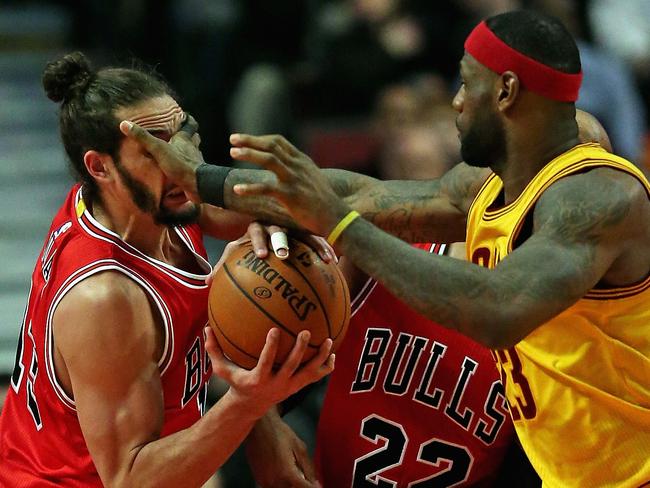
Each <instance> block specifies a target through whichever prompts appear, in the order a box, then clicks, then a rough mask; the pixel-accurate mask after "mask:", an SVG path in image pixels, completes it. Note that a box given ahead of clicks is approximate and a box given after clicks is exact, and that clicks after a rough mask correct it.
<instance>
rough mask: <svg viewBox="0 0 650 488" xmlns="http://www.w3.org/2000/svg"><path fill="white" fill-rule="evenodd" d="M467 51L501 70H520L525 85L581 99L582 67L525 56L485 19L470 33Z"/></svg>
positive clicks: (560, 97)
mask: <svg viewBox="0 0 650 488" xmlns="http://www.w3.org/2000/svg"><path fill="white" fill-rule="evenodd" d="M465 51H467V52H468V53H469V54H470V55H471V56H472V57H473V58H474V59H476V60H477V61H478V62H479V63H481V64H482V65H484V66H485V67H486V68H488V69H490V70H491V71H494V72H495V73H497V74H501V73H503V72H504V71H512V72H514V73H516V74H517V76H518V77H519V79H520V80H521V82H522V84H523V86H525V87H526V88H527V89H528V90H530V91H532V92H535V93H537V94H539V95H542V96H543V97H546V98H551V99H553V100H558V101H560V102H575V101H576V100H577V99H578V92H579V91H580V83H581V82H582V71H581V72H580V73H576V74H570V73H563V72H561V71H558V70H556V69H553V68H551V67H550V66H547V65H545V64H543V63H540V62H539V61H535V60H534V59H532V58H529V57H528V56H525V55H524V54H522V53H520V52H519V51H517V50H515V49H513V48H511V47H510V46H508V45H507V44H506V43H505V42H503V41H502V40H501V39H499V38H498V37H497V36H496V35H495V34H494V32H492V31H491V30H490V29H489V28H488V26H487V24H486V23H485V21H483V22H481V23H480V24H479V25H477V26H476V27H475V28H474V30H473V31H472V32H471V33H470V35H469V36H468V37H467V40H466V41H465Z"/></svg>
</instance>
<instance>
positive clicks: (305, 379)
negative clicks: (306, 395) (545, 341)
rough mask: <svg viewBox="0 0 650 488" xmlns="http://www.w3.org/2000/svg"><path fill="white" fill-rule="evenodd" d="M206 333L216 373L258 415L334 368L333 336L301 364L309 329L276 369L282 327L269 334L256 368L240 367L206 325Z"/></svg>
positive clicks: (232, 395) (302, 333)
mask: <svg viewBox="0 0 650 488" xmlns="http://www.w3.org/2000/svg"><path fill="white" fill-rule="evenodd" d="M205 333H206V342H205V348H206V350H207V352H208V355H209V356H210V360H211V361H212V370H213V372H214V373H215V374H216V375H217V376H219V377H220V378H223V379H224V380H225V381H226V382H227V383H228V384H229V385H230V390H229V392H228V393H229V394H230V395H231V397H233V398H234V399H235V401H237V402H240V403H241V404H242V407H245V408H246V411H247V412H248V413H249V414H251V415H253V416H255V417H256V418H259V417H261V416H262V415H264V414H265V413H266V412H267V411H268V409H269V408H271V407H272V406H273V405H275V404H277V403H279V402H281V401H283V400H285V399H286V398H288V397H289V396H291V395H293V394H294V393H296V392H297V391H298V390H301V389H302V388H304V387H305V386H307V385H308V384H310V383H314V382H315V381H318V380H320V379H321V378H323V377H324V376H326V375H328V374H329V373H331V372H332V371H333V370H334V359H335V357H334V354H330V350H331V348H332V340H331V339H326V340H325V341H323V343H322V344H321V346H320V348H319V350H318V353H317V354H316V355H315V356H314V357H313V358H312V359H310V360H309V361H307V362H306V363H305V364H304V365H302V366H301V365H300V363H301V362H302V359H303V356H304V354H305V351H306V350H307V345H308V344H309V338H310V332H309V331H307V330H303V331H302V332H300V333H299V334H298V336H297V337H296V343H295V345H294V347H293V349H292V350H291V352H290V353H289V355H288V356H287V359H286V360H285V361H284V363H283V364H282V365H281V366H280V367H279V368H277V369H275V370H274V368H273V364H274V362H275V356H276V354H277V351H278V343H279V333H280V331H279V329H277V328H273V329H271V330H270V331H269V333H268V334H267V336H266V343H265V345H264V348H263V349H262V353H261V354H260V359H259V361H258V362H257V365H256V366H255V368H253V369H252V370H246V369H243V368H240V367H239V366H237V365H235V364H234V363H232V362H231V361H229V360H228V359H227V358H226V357H225V356H224V354H223V352H222V351H221V348H220V347H219V344H218V343H217V339H216V337H215V335H214V332H212V329H211V328H210V327H206V329H205Z"/></svg>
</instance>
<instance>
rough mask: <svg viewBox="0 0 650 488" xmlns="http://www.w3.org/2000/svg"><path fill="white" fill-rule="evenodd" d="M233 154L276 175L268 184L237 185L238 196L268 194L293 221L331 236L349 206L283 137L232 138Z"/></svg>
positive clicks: (312, 163) (315, 168)
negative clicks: (274, 179) (281, 206)
mask: <svg viewBox="0 0 650 488" xmlns="http://www.w3.org/2000/svg"><path fill="white" fill-rule="evenodd" d="M230 143H231V144H232V145H233V146H234V147H233V148H231V149H230V155H231V156H232V157H233V158H234V159H237V160H241V161H248V162H252V163H255V164H257V165H259V166H261V167H262V168H264V169H268V170H270V171H272V172H274V173H275V175H276V176H277V181H276V182H273V183H268V184H261V183H259V184H246V185H244V184H240V185H235V187H234V191H235V193H236V194H237V195H266V196H271V197H274V198H276V199H277V200H278V201H280V202H281V203H282V204H283V205H284V206H285V207H286V208H287V210H288V212H289V213H290V214H291V216H292V217H293V219H294V220H295V221H296V222H298V223H299V224H300V225H302V226H303V227H305V228H306V229H308V230H310V231H312V232H314V233H315V234H318V235H328V234H329V232H330V231H331V230H332V229H333V228H334V226H335V225H336V224H337V223H338V222H339V220H341V218H342V217H343V216H344V215H346V214H347V213H348V212H349V210H350V209H349V208H348V206H347V205H346V204H345V202H343V200H341V199H340V198H339V197H338V196H337V195H336V193H334V190H333V189H332V187H331V186H330V184H329V182H328V181H327V179H326V178H325V176H324V175H323V174H322V173H321V171H320V169H319V168H318V167H317V166H316V165H315V164H314V162H313V161H312V160H311V159H310V158H309V157H308V156H307V155H306V154H304V153H302V152H300V151H299V150H298V149H296V148H295V147H294V146H293V145H292V144H291V143H290V142H289V141H287V140H286V139H285V138H284V137H282V136H277V135H273V136H251V135H246V134H234V135H232V136H230Z"/></svg>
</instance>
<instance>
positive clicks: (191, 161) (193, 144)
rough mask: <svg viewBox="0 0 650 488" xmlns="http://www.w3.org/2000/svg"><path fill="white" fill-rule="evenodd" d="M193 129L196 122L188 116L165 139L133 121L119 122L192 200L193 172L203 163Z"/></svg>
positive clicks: (195, 197) (194, 197) (195, 195)
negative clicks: (169, 136) (168, 137)
mask: <svg viewBox="0 0 650 488" xmlns="http://www.w3.org/2000/svg"><path fill="white" fill-rule="evenodd" d="M197 129H198V124H197V123H196V121H195V120H194V118H193V117H192V116H190V115H188V117H187V120H186V121H185V123H184V124H183V125H182V126H181V128H180V129H179V130H178V132H176V134H174V135H173V136H172V138H171V139H170V140H169V142H166V141H164V140H162V139H159V138H157V137H155V136H154V135H152V134H151V133H149V132H148V131H146V130H144V129H143V128H142V127H140V126H139V125H137V124H134V123H132V122H129V121H126V120H125V121H122V122H121V123H120V130H121V131H122V133H123V134H124V135H125V136H127V137H130V138H132V139H134V140H135V141H137V142H138V143H139V144H141V145H142V146H143V147H144V148H145V149H146V150H147V151H148V152H149V153H150V154H151V155H152V156H153V157H154V159H155V160H156V162H157V163H158V165H159V166H160V169H161V170H162V171H163V172H164V173H165V174H166V175H167V177H168V178H169V179H170V180H171V181H173V182H174V183H176V184H177V185H178V186H180V187H181V188H182V189H183V191H185V192H186V193H187V195H188V197H189V198H190V199H191V200H192V201H195V202H198V201H199V196H198V190H197V187H196V176H195V172H196V169H197V168H198V167H199V166H200V165H201V164H203V163H204V161H203V155H202V154H201V151H200V150H199V147H198V145H199V143H200V137H199V135H198V132H197Z"/></svg>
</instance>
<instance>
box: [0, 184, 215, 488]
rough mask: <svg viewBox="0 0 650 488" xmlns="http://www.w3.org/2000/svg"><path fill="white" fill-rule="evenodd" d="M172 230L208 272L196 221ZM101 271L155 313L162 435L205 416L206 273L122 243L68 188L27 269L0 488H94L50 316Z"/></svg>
mask: <svg viewBox="0 0 650 488" xmlns="http://www.w3.org/2000/svg"><path fill="white" fill-rule="evenodd" d="M175 230H176V232H177V233H178V237H179V238H180V239H181V240H182V241H183V242H184V243H185V245H186V246H187V248H188V252H191V253H193V254H194V255H195V256H196V260H197V262H198V264H199V266H200V268H201V269H203V270H205V272H206V273H208V272H209V270H210V265H209V263H208V262H207V261H206V259H205V258H206V253H205V248H204V247H203V244H202V241H201V232H200V230H199V228H198V226H195V225H193V226H188V227H183V228H176V229H175ZM106 270H110V271H114V272H118V273H123V274H124V275H126V276H128V277H129V278H131V279H132V280H134V281H135V282H136V283H137V284H138V285H140V286H141V287H142V289H143V290H144V291H145V292H146V293H147V295H148V296H149V297H150V300H151V303H152V304H154V305H155V308H156V309H157V310H158V312H159V313H160V317H161V322H162V324H163V325H164V351H163V354H162V357H161V358H160V362H159V368H160V377H161V381H162V387H163V395H164V411H165V413H164V425H163V430H162V434H161V435H162V436H166V435H169V434H171V433H173V432H176V431H178V430H181V429H184V428H186V427H189V426H190V425H192V424H193V423H194V422H196V421H197V420H198V419H199V417H200V415H201V413H202V410H203V408H204V404H205V399H206V388H205V387H206V384H207V380H208V378H209V376H210V373H209V372H210V371H211V367H210V365H209V364H208V361H207V360H206V357H207V356H206V353H205V348H204V337H203V327H204V326H205V325H206V323H207V312H206V309H207V307H206V303H207V293H208V289H207V286H206V285H205V283H204V279H205V276H204V275H196V274H192V273H189V272H186V271H183V270H180V269H177V268H174V267H172V266H170V265H168V264H166V263H163V262H161V261H157V260H155V259H152V258H150V257H148V256H146V255H144V254H143V253H141V252H140V251H138V250H137V249H135V248H134V247H132V246H130V245H129V244H127V243H126V242H124V241H122V240H121V239H120V237H119V236H118V235H117V234H115V233H113V232H111V231H110V230H108V229H106V228H105V227H103V226H102V225H101V224H99V223H98V222H97V221H96V220H95V219H94V218H93V217H92V215H91V214H90V212H88V211H87V210H86V208H85V204H84V201H83V199H82V197H81V189H80V187H79V186H75V187H74V188H73V189H72V190H71V192H70V193H69V194H68V197H67V199H66V201H65V203H64V205H63V206H62V207H61V209H60V210H59V212H58V213H57V215H56V217H55V218H54V221H53V223H52V226H51V228H50V231H49V234H48V237H47V239H46V241H45V245H44V247H43V249H42V251H41V254H40V256H39V258H38V261H37V264H36V268H35V269H34V273H33V275H32V286H31V291H30V295H29V298H28V303H27V308H26V312H25V317H24V321H23V326H22V330H21V334H20V341H19V345H18V351H17V354H16V365H15V369H14V372H13V375H12V378H11V388H10V389H9V395H8V397H7V400H6V403H5V405H4V408H3V410H2V416H1V417H0V486H3V487H4V486H11V487H23V486H30V487H31V486H39V487H41V486H45V487H47V486H65V487H82V486H83V487H88V486H101V482H100V479H99V476H98V474H97V471H96V469H95V466H94V464H93V461H92V459H91V457H90V454H89V453H88V449H87V447H86V444H85V442H84V437H83V433H82V431H81V427H80V426H79V421H78V419H77V413H76V410H75V403H74V399H73V398H71V397H70V396H69V395H68V394H67V393H66V392H65V391H64V389H63V388H62V387H61V385H60V384H59V382H58V380H57V376H56V372H55V370H54V362H53V359H52V357H53V355H52V347H53V337H52V317H53V315H54V312H55V310H56V307H57V305H58V304H59V303H60V302H61V299H62V298H63V297H64V296H65V294H66V293H67V292H68V291H69V290H70V289H71V288H72V287H73V286H75V285H76V284H78V283H79V282H80V281H82V280H84V279H86V278H88V277H89V276H92V275H93V274H95V273H99V272H102V271H106ZM77 326H78V327H83V326H84V324H77Z"/></svg>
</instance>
